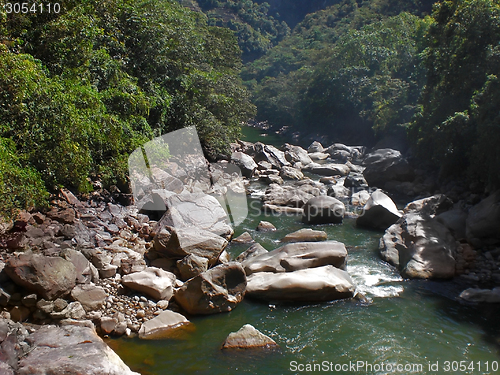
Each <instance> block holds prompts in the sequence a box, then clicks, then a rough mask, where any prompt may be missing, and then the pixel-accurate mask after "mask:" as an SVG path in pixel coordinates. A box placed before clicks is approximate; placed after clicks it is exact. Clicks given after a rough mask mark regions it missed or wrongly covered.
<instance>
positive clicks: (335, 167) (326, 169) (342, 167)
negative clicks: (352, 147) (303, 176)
mask: <svg viewBox="0 0 500 375" xmlns="http://www.w3.org/2000/svg"><path fill="white" fill-rule="evenodd" d="M304 170H307V171H308V172H311V173H315V174H318V175H320V176H347V175H348V174H349V172H350V169H349V167H348V166H347V165H346V164H334V163H331V164H318V163H311V164H309V165H307V166H306V167H305V168H304Z"/></svg>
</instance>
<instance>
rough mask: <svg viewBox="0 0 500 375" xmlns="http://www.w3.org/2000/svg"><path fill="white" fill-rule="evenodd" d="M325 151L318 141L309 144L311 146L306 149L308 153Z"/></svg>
mask: <svg viewBox="0 0 500 375" xmlns="http://www.w3.org/2000/svg"><path fill="white" fill-rule="evenodd" d="M324 150H325V148H324V147H323V145H322V144H321V143H319V142H318V141H314V142H313V143H311V145H310V146H309V147H308V148H307V152H308V153H310V154H311V153H314V152H323V151H324Z"/></svg>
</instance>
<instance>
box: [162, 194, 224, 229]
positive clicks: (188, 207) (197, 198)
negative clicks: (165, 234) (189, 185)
mask: <svg viewBox="0 0 500 375" xmlns="http://www.w3.org/2000/svg"><path fill="white" fill-rule="evenodd" d="M167 206H168V208H169V210H168V211H167V212H166V213H165V215H164V216H163V217H162V218H161V220H160V221H159V222H158V224H157V227H156V232H159V231H160V230H161V229H162V228H164V227H169V228H174V229H175V230H176V231H177V230H180V229H203V230H206V231H209V232H212V233H214V234H217V235H219V236H222V237H224V238H229V237H230V236H232V234H233V229H232V227H231V225H230V223H229V220H228V217H227V214H226V211H224V209H223V208H222V206H221V205H220V203H219V201H218V200H217V199H215V198H214V197H212V196H210V195H206V194H204V193H192V194H180V195H174V196H172V197H170V198H169V199H168V200H167Z"/></svg>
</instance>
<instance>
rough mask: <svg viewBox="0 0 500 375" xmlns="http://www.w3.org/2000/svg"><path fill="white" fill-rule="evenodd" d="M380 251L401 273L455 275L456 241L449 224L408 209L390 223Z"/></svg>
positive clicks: (435, 277)
mask: <svg viewBox="0 0 500 375" xmlns="http://www.w3.org/2000/svg"><path fill="white" fill-rule="evenodd" d="M379 250H380V255H381V256H382V259H384V260H385V261H387V262H389V263H391V264H393V265H395V266H396V267H397V268H398V269H399V270H400V272H401V274H402V275H403V276H404V277H408V278H420V279H431V278H433V279H449V278H452V277H454V276H455V273H456V271H455V263H456V262H455V259H456V254H457V243H456V241H455V239H454V238H453V236H452V235H451V233H450V231H449V230H448V228H446V227H445V226H444V225H443V224H441V223H440V222H438V221H437V220H436V219H434V218H431V217H429V216H422V215H421V214H419V213H415V212H411V213H408V214H405V215H404V216H402V217H401V218H400V219H399V220H398V221H397V222H396V223H395V224H393V225H392V226H390V227H389V228H388V229H387V230H386V232H385V234H384V236H383V237H382V239H381V240H380V246H379Z"/></svg>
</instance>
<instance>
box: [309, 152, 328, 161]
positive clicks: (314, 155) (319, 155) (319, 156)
mask: <svg viewBox="0 0 500 375" xmlns="http://www.w3.org/2000/svg"><path fill="white" fill-rule="evenodd" d="M308 155H309V157H310V158H311V160H312V161H313V162H314V161H320V160H326V159H328V158H329V157H330V155H329V154H327V153H326V152H311V153H310V154H308Z"/></svg>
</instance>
